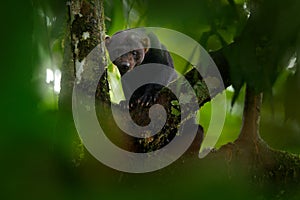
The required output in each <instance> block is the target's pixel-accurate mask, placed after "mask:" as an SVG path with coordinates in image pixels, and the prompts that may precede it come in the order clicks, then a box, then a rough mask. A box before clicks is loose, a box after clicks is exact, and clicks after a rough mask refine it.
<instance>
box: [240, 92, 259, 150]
mask: <svg viewBox="0 0 300 200" xmlns="http://www.w3.org/2000/svg"><path fill="white" fill-rule="evenodd" d="M261 103H262V93H259V94H256V93H255V91H254V90H253V89H252V88H250V87H249V86H247V87H246V94H245V103H244V113H243V124H242V128H241V132H240V135H239V137H238V139H237V140H236V141H235V143H236V144H242V145H243V146H245V147H246V146H252V147H253V144H254V146H255V144H257V143H258V142H260V141H262V140H261V138H260V135H259V125H260V108H261Z"/></svg>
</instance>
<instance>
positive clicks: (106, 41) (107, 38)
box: [105, 35, 110, 45]
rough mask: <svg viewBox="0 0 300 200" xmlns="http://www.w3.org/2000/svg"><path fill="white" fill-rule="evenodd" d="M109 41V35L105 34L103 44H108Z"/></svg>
mask: <svg viewBox="0 0 300 200" xmlns="http://www.w3.org/2000/svg"><path fill="white" fill-rule="evenodd" d="M109 43H110V37H109V35H106V36H105V45H108V44H109Z"/></svg>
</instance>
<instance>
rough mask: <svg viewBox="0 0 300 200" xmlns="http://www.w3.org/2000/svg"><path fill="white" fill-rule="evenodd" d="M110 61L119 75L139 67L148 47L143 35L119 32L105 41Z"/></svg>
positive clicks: (147, 41) (148, 44)
mask: <svg viewBox="0 0 300 200" xmlns="http://www.w3.org/2000/svg"><path fill="white" fill-rule="evenodd" d="M105 44H106V47H107V49H108V52H109V56H110V59H111V60H112V61H113V63H114V64H115V65H116V66H117V67H118V69H119V71H120V73H121V75H123V74H125V73H126V72H127V71H130V70H132V69H133V68H134V67H136V66H138V65H140V64H141V63H142V62H143V60H144V57H145V54H146V53H147V51H148V48H149V46H150V40H149V38H148V37H147V36H145V35H144V34H139V33H135V32H130V31H121V32H118V33H116V34H114V35H113V36H112V37H111V38H110V37H107V38H106V39H105Z"/></svg>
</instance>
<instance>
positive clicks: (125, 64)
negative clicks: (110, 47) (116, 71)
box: [121, 62, 130, 68]
mask: <svg viewBox="0 0 300 200" xmlns="http://www.w3.org/2000/svg"><path fill="white" fill-rule="evenodd" d="M121 65H122V67H124V68H129V67H130V64H129V62H122V63H121Z"/></svg>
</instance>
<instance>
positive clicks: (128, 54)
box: [105, 29, 176, 107]
mask: <svg viewBox="0 0 300 200" xmlns="http://www.w3.org/2000/svg"><path fill="white" fill-rule="evenodd" d="M105 44H106V47H107V49H108V52H109V55H110V58H111V60H112V61H113V63H114V64H115V65H116V66H117V67H118V69H119V71H120V74H121V76H123V75H124V74H125V73H127V72H130V71H131V70H132V69H133V68H135V67H138V66H139V65H143V64H148V63H159V64H163V65H165V66H168V67H171V68H174V65H173V60H172V58H171V56H170V53H169V52H168V51H167V49H166V48H165V46H164V45H162V44H161V43H160V42H159V40H158V38H157V37H156V35H154V34H153V33H146V31H141V30H138V31H136V30H135V29H129V30H124V31H119V32H117V33H115V34H114V35H113V36H112V37H107V38H106V39H105ZM151 47H156V48H151ZM150 67H151V65H150ZM156 76H158V77H159V78H160V79H161V80H165V81H166V84H168V83H169V82H170V81H171V80H173V79H174V78H175V77H176V76H175V73H174V74H173V75H170V74H164V73H163V72H162V73H159V74H157V75H156ZM128 87H130V86H127V85H124V84H123V90H124V92H125V90H127V89H130V88H128ZM162 87H163V86H162V85H159V84H146V85H144V86H142V87H140V88H138V89H137V90H136V91H135V92H134V93H133V95H132V97H131V100H130V102H131V103H130V106H131V107H132V106H136V105H141V106H149V105H152V104H153V103H155V102H156V100H157V95H158V92H159V91H160V90H161V89H162Z"/></svg>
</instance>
